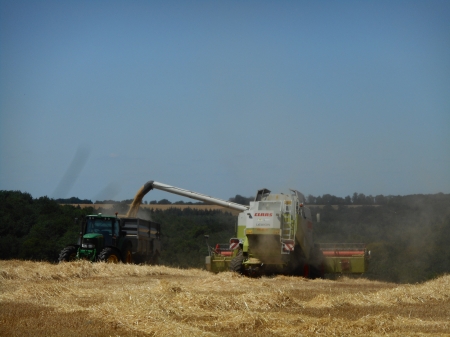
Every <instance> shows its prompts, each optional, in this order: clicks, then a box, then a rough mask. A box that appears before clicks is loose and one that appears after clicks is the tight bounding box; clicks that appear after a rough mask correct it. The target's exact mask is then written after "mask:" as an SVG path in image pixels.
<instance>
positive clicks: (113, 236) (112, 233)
mask: <svg viewBox="0 0 450 337" xmlns="http://www.w3.org/2000/svg"><path fill="white" fill-rule="evenodd" d="M119 231H120V228H119V219H118V218H117V217H114V216H103V215H102V214H101V213H99V214H98V215H88V216H86V218H85V219H84V221H83V222H82V228H81V233H80V234H81V235H82V237H81V247H80V249H79V251H78V258H83V259H88V260H91V261H94V260H95V258H96V257H97V255H98V254H99V252H101V251H102V250H103V249H104V248H105V247H110V246H113V247H115V246H117V240H118V238H119Z"/></svg>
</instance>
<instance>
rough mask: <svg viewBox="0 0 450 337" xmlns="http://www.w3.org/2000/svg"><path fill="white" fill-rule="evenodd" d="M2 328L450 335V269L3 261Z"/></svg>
mask: <svg viewBox="0 0 450 337" xmlns="http://www.w3.org/2000/svg"><path fill="white" fill-rule="evenodd" d="M0 302H1V304H0V335H1V336H29V335H32V336H80V335H81V336H237V335H241V334H244V335H245V336H450V275H446V276H441V277H439V278H437V279H434V280H431V281H429V282H426V283H423V284H415V285H397V284H393V283H383V282H375V281H368V280H366V279H348V278H341V279H339V280H337V281H331V280H306V279H303V278H299V277H287V276H277V277H270V278H269V277H263V278H259V279H250V278H245V277H241V276H239V275H236V274H233V273H229V272H226V273H221V274H217V275H215V274H210V273H208V272H206V271H203V270H199V269H189V270H182V269H174V268H168V267H164V266H137V265H124V264H119V265H112V264H104V263H89V262H86V261H80V262H71V263H63V264H59V265H57V264H50V263H44V262H28V261H0Z"/></svg>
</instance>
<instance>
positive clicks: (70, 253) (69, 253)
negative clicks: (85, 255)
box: [58, 246, 78, 262]
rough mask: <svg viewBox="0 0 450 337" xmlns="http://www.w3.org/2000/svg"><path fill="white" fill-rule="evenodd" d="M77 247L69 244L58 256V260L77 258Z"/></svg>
mask: <svg viewBox="0 0 450 337" xmlns="http://www.w3.org/2000/svg"><path fill="white" fill-rule="evenodd" d="M77 251H78V249H77V247H75V246H67V247H66V248H64V249H63V250H62V251H61V253H60V254H59V257H58V262H69V261H74V260H76V258H77Z"/></svg>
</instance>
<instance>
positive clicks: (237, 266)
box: [230, 249, 244, 274]
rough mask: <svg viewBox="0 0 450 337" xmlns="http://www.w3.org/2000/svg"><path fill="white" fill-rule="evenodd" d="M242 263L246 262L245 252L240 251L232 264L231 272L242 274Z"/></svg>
mask: <svg viewBox="0 0 450 337" xmlns="http://www.w3.org/2000/svg"><path fill="white" fill-rule="evenodd" d="M242 262H244V252H243V251H242V249H240V250H239V252H238V253H237V255H236V256H235V257H234V258H233V259H232V260H231V262H230V271H234V272H236V273H239V274H242V271H243V268H242Z"/></svg>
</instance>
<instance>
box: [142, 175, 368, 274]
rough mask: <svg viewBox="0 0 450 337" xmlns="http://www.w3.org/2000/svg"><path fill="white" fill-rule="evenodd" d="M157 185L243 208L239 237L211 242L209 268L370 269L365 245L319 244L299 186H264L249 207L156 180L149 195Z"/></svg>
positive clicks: (275, 270) (145, 188) (270, 270)
mask: <svg viewBox="0 0 450 337" xmlns="http://www.w3.org/2000/svg"><path fill="white" fill-rule="evenodd" d="M152 189H158V190H162V191H166V192H169V193H173V194H177V195H181V196H184V197H188V198H192V199H195V200H200V201H204V202H208V203H211V204H215V205H219V206H223V207H226V208H229V209H232V210H237V211H240V212H241V213H240V214H239V215H238V220H237V230H236V235H235V237H233V238H231V239H230V242H229V244H217V245H215V246H214V247H211V246H209V244H208V248H209V255H208V256H207V257H206V269H207V270H209V271H212V272H221V271H226V270H231V271H236V272H239V273H242V274H244V275H248V276H258V275H262V274H285V275H299V276H304V277H308V278H317V277H324V274H326V273H348V274H362V273H364V272H365V271H366V269H367V262H368V258H369V254H368V252H367V250H366V248H365V246H364V245H363V244H329V245H326V244H322V245H319V244H314V242H313V235H312V232H313V222H312V219H311V212H310V210H309V208H308V207H306V206H305V205H304V203H305V197H304V196H303V194H301V193H300V192H298V191H296V190H290V194H282V193H281V194H271V193H270V191H269V190H268V189H265V188H264V189H261V190H259V191H258V192H257V194H256V196H255V200H254V201H253V202H250V205H249V206H246V205H240V204H237V203H233V202H230V201H225V200H222V199H218V198H214V197H210V196H207V195H204V194H200V193H197V192H192V191H188V190H184V189H181V188H178V187H175V186H170V185H165V184H162V183H159V182H156V181H149V182H147V183H146V184H145V185H144V186H143V187H142V190H143V191H144V192H145V193H147V192H148V191H150V190H152ZM205 237H206V239H207V236H205Z"/></svg>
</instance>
